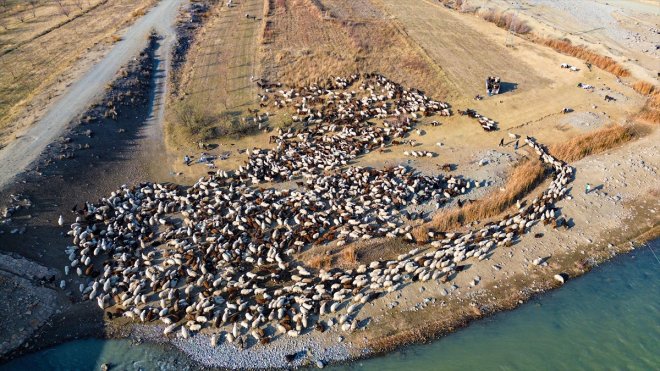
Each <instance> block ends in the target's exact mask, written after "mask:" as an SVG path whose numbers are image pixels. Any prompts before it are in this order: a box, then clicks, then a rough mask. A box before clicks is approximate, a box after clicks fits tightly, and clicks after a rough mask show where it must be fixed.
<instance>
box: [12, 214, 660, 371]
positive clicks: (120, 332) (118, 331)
mask: <svg viewBox="0 0 660 371" xmlns="http://www.w3.org/2000/svg"><path fill="white" fill-rule="evenodd" d="M658 238H660V224H656V225H655V226H654V227H651V228H648V229H643V230H640V231H639V233H636V234H635V235H626V236H624V237H622V239H623V240H627V241H621V242H620V243H618V244H616V245H615V251H616V252H615V253H613V254H612V255H608V256H605V255H603V256H601V258H602V259H600V260H598V261H597V262H595V263H594V264H592V265H589V266H587V267H586V269H583V270H579V271H576V272H571V275H570V279H571V280H573V279H576V278H580V277H582V276H584V275H585V274H587V273H589V272H590V271H591V269H592V268H594V267H595V266H597V265H600V264H607V263H608V262H610V261H611V260H612V259H614V258H615V257H618V256H622V255H626V254H630V253H632V252H634V251H635V250H637V248H638V247H639V246H640V245H644V244H646V243H647V242H649V241H651V240H654V239H658ZM633 241H634V242H633ZM561 286H562V285H561V284H559V283H558V282H553V281H549V282H546V285H545V286H543V287H527V289H531V291H528V292H527V295H525V296H524V297H520V298H519V299H518V300H517V301H509V302H505V303H501V306H500V307H497V308H493V309H492V310H489V311H485V312H482V313H481V314H476V313H474V314H473V315H469V316H459V317H457V318H455V319H453V320H451V321H449V322H448V323H445V324H442V325H440V326H437V327H433V325H431V326H430V327H427V328H426V330H418V331H414V332H415V333H414V334H400V335H399V336H397V337H396V338H395V339H388V340H389V343H388V346H387V347H380V348H369V346H368V345H367V346H355V347H353V349H354V350H356V352H357V353H352V354H350V355H349V356H348V357H346V358H343V359H338V360H333V361H330V362H326V363H324V365H325V366H328V365H333V366H337V365H347V364H349V363H352V362H355V361H358V360H364V359H371V358H376V357H380V356H384V355H387V354H388V353H391V352H393V351H397V350H402V349H405V348H407V347H409V346H414V345H419V344H428V343H431V342H434V341H438V340H439V339H441V338H443V337H445V336H449V335H451V334H453V333H454V332H456V331H458V330H461V329H463V328H467V327H468V326H470V324H472V323H473V322H475V321H478V320H483V319H486V318H489V317H491V316H493V315H496V314H498V313H501V312H508V311H512V310H515V309H517V308H518V307H519V306H521V305H523V304H525V303H527V302H528V301H530V300H532V299H534V298H536V297H539V296H541V295H544V294H546V293H548V292H550V291H552V290H555V289H558V288H560V287H561ZM137 326H140V325H139V324H137ZM135 327H136V326H123V325H121V324H119V326H110V327H108V328H103V329H99V333H97V334H88V335H86V336H85V335H83V336H72V337H70V338H65V339H62V340H61V341H54V342H50V343H48V344H41V345H37V346H34V345H30V346H29V347H28V348H27V351H26V349H24V348H21V349H20V350H19V351H18V352H12V353H10V354H8V355H5V356H3V357H2V363H0V364H4V363H7V362H9V361H11V360H14V359H16V358H19V357H21V356H25V355H27V354H31V353H35V352H39V351H42V350H46V349H49V348H52V347H56V346H58V345H61V344H64V343H66V342H70V341H75V340H85V339H98V340H129V341H131V342H132V343H133V344H136V345H139V344H142V343H150V344H154V345H158V346H162V347H166V348H168V349H169V350H174V351H175V352H178V353H180V354H181V355H183V356H184V357H185V359H184V364H185V365H188V366H192V367H198V368H201V369H215V368H217V367H218V366H214V365H208V364H204V363H202V362H199V361H197V360H195V359H193V358H192V357H191V356H190V355H189V354H188V353H186V352H185V351H183V350H182V349H181V348H179V347H177V346H176V345H175V344H173V343H172V341H171V340H165V341H159V340H157V339H158V337H159V336H160V332H159V331H156V332H154V334H155V336H154V337H152V338H149V337H146V336H143V335H144V334H143V333H138V334H136V331H135ZM142 327H149V326H142ZM413 336H414V337H415V338H412V337H413ZM298 366H303V367H304V366H313V364H307V365H298ZM220 368H222V367H220ZM260 368H261V369H272V368H273V367H260Z"/></svg>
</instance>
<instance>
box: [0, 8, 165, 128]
mask: <svg viewBox="0 0 660 371" xmlns="http://www.w3.org/2000/svg"><path fill="white" fill-rule="evenodd" d="M154 2H155V0H113V1H107V0H98V1H88V2H87V1H86V2H84V3H83V8H82V9H80V8H78V7H77V6H76V5H75V2H73V1H64V2H63V4H64V6H68V7H69V8H70V9H71V10H72V12H71V13H70V14H69V16H68V17H67V16H65V15H62V14H60V12H59V11H58V9H59V6H58V5H57V4H56V3H55V2H50V1H47V2H46V1H44V2H41V3H39V6H38V7H37V8H36V9H35V12H34V14H33V13H32V10H31V9H30V8H27V9H24V8H23V7H21V8H20V9H17V10H16V11H19V12H23V13H25V16H26V19H25V21H24V22H20V21H19V20H17V19H16V17H15V12H14V11H12V12H4V13H3V12H0V20H3V21H6V22H7V23H6V25H7V28H6V29H5V28H2V29H0V138H1V139H2V140H5V141H7V140H9V138H11V137H13V136H12V135H11V134H12V133H13V132H14V131H15V130H17V129H18V128H19V127H20V125H25V124H26V123H28V122H32V119H30V118H29V114H30V113H31V112H33V111H34V110H33V108H35V107H40V106H41V105H43V104H45V103H47V100H48V99H50V96H49V95H48V94H42V93H43V92H45V91H48V90H49V89H52V88H53V87H54V86H55V85H62V84H63V83H64V82H65V81H67V79H72V78H73V77H74V76H73V74H72V73H66V72H67V71H70V70H71V69H72V67H74V66H75V64H76V62H78V61H79V60H80V59H81V58H82V57H83V56H85V55H86V53H87V52H88V51H89V50H90V49H91V48H93V47H94V46H95V45H100V46H103V45H107V43H110V41H111V40H110V35H112V34H114V33H116V32H117V31H118V30H120V29H121V28H123V27H125V26H126V25H128V24H129V23H130V22H132V19H129V18H128V17H127V16H126V15H127V14H130V13H131V12H132V11H133V10H134V9H136V8H137V7H148V6H151V5H153V3H154ZM37 97H38V98H39V99H38V100H35V98H37ZM26 108H29V109H26ZM23 117H26V119H23Z"/></svg>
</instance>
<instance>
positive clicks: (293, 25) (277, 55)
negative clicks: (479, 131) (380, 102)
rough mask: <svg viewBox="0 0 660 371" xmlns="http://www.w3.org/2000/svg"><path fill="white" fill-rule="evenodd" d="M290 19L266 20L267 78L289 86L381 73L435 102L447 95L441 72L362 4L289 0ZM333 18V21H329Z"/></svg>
mask: <svg viewBox="0 0 660 371" xmlns="http://www.w3.org/2000/svg"><path fill="white" fill-rule="evenodd" d="M285 6H286V9H287V10H286V13H285V14H284V13H278V12H277V11H275V12H272V13H273V14H271V16H269V17H267V20H266V21H267V23H268V26H267V27H266V31H265V34H264V35H263V40H264V42H265V44H266V45H268V47H267V48H264V54H263V58H262V64H263V66H264V71H263V76H264V77H265V78H267V79H269V80H272V81H280V82H283V83H285V84H287V85H289V86H306V85H309V84H313V83H322V82H323V81H325V80H326V79H327V78H328V77H332V76H349V75H351V74H353V73H356V72H362V73H367V72H378V73H381V74H383V75H385V76H387V77H388V78H390V79H392V80H394V81H397V82H399V83H401V84H403V85H405V86H413V87H416V88H418V89H421V90H423V91H425V92H426V93H427V94H429V95H431V96H433V97H434V98H437V99H442V98H444V96H445V95H446V93H447V89H446V84H445V81H444V79H443V77H444V74H443V71H442V70H440V69H439V67H438V66H437V65H435V64H434V63H433V61H432V60H431V59H430V58H429V57H428V56H426V54H425V53H424V51H423V50H422V49H421V48H419V46H417V45H415V44H413V43H411V42H410V41H409V40H408V38H407V37H406V36H405V35H404V31H402V27H399V25H398V24H397V23H396V21H395V20H393V19H391V18H389V17H376V16H365V17H363V18H355V17H352V16H351V14H350V13H351V11H343V10H345V9H360V10H359V11H362V12H364V14H378V13H379V12H380V9H378V8H377V7H376V6H375V5H373V4H372V3H371V2H370V1H364V0H353V1H349V0H324V1H323V2H322V4H320V3H319V2H318V1H312V0H286V1H285ZM328 13H330V14H332V16H327V14H328Z"/></svg>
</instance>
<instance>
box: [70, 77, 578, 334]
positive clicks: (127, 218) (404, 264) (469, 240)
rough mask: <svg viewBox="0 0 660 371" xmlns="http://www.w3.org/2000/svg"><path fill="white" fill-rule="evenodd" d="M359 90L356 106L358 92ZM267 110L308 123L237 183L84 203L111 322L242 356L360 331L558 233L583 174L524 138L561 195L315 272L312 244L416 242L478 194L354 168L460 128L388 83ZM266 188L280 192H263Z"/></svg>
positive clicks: (90, 294) (85, 227) (152, 187)
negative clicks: (545, 232) (428, 118)
mask: <svg viewBox="0 0 660 371" xmlns="http://www.w3.org/2000/svg"><path fill="white" fill-rule="evenodd" d="M358 81H362V84H361V85H360V87H359V89H358V92H355V91H351V92H348V91H347V90H348V89H350V88H351V87H352V86H353V85H354V84H356V83H357V82H358ZM263 97H266V98H265V99H262V102H265V103H264V104H267V103H272V104H274V105H277V106H281V107H291V108H295V109H296V112H297V114H298V119H297V120H298V121H300V122H302V123H304V124H303V126H302V127H301V128H299V129H295V130H294V129H289V130H282V131H280V132H279V133H278V135H277V136H275V137H274V138H273V141H274V142H275V147H274V148H273V149H252V150H250V151H249V156H248V160H247V162H246V163H245V165H243V166H241V167H239V168H238V169H237V170H236V171H234V172H226V171H218V172H216V173H215V174H213V175H209V176H207V177H204V178H202V179H200V180H199V181H198V182H197V183H195V184H194V185H193V186H192V187H189V188H187V189H184V188H183V187H179V186H176V185H173V184H154V183H144V184H140V185H138V186H133V187H129V186H123V187H121V189H119V190H117V191H115V192H112V194H111V195H110V196H109V197H107V198H103V199H101V200H100V201H99V202H97V203H95V204H91V203H87V204H85V207H84V208H83V210H82V211H80V212H79V213H78V216H77V218H76V222H75V223H73V224H72V225H71V230H70V231H69V232H68V233H69V234H70V235H71V236H72V238H73V245H71V246H69V247H67V249H66V252H67V254H68V255H69V260H70V264H69V265H68V266H67V267H66V269H65V271H66V272H69V270H73V271H75V272H76V273H77V275H78V276H80V277H81V279H80V280H81V282H82V283H80V287H79V289H80V292H81V294H82V296H83V299H85V300H95V301H96V302H97V303H98V305H99V307H101V308H102V309H104V310H106V311H107V313H109V315H111V316H113V317H114V316H123V317H129V318H133V319H135V320H138V321H142V322H152V321H157V322H160V323H162V324H163V326H164V330H163V333H164V334H165V335H169V334H173V333H174V332H177V333H178V334H179V336H181V337H183V338H188V337H190V336H193V335H194V334H195V333H196V332H198V331H202V330H205V331H210V332H211V333H214V335H212V337H211V342H212V344H213V345H215V344H217V342H218V341H219V336H218V334H220V333H224V331H223V329H224V330H225V331H226V335H225V340H226V341H229V342H236V343H237V344H246V341H245V340H246V338H247V337H252V338H254V339H256V340H257V341H259V342H261V343H267V342H269V341H271V340H272V339H274V338H276V337H277V336H282V335H286V336H298V335H300V334H303V333H305V332H307V331H311V330H313V329H315V330H318V331H325V330H327V329H328V328H335V327H339V328H341V330H343V331H353V330H355V329H356V328H357V327H358V326H359V321H358V320H357V316H358V314H359V312H360V309H361V307H362V306H364V305H365V304H366V303H368V302H370V301H372V300H374V299H376V298H378V297H380V296H382V295H385V294H386V293H388V292H393V291H396V290H398V289H400V288H401V287H403V286H404V285H405V284H407V283H409V282H412V281H430V280H440V281H443V282H446V281H447V280H449V279H451V277H452V275H453V274H454V273H455V272H456V270H457V266H458V264H459V263H460V262H462V261H463V260H465V259H468V258H477V259H483V258H485V257H486V255H487V254H488V253H489V252H490V251H492V250H493V249H494V248H496V247H498V246H503V245H510V244H511V243H513V242H514V241H515V240H516V239H517V238H518V236H519V235H521V234H523V233H525V232H526V231H528V230H529V228H530V227H531V226H532V225H533V224H535V223H537V222H539V221H543V222H546V223H550V222H552V223H555V224H556V225H557V224H561V217H559V215H558V214H559V213H558V212H557V210H556V208H555V207H554V202H555V201H557V200H559V199H561V198H562V197H564V196H565V194H566V192H567V188H566V185H567V183H568V182H570V180H571V179H572V172H573V169H572V168H571V167H570V166H568V165H566V164H565V163H563V162H561V161H559V160H557V159H555V158H554V157H552V156H551V155H550V154H549V153H548V152H547V151H546V150H545V148H544V147H543V146H542V145H540V144H538V143H537V142H535V141H534V140H533V139H532V138H527V139H526V142H527V143H528V145H529V146H530V147H531V148H533V149H534V150H535V151H536V152H537V154H538V155H539V157H540V159H541V160H542V161H543V162H544V163H545V164H547V165H548V167H549V168H551V169H552V170H553V173H554V180H553V181H552V183H551V184H550V186H549V187H548V189H546V190H545V191H544V192H543V194H542V195H541V196H540V197H539V198H537V199H534V200H533V201H532V202H530V203H529V204H528V205H523V204H519V206H518V207H519V209H518V211H517V212H516V213H515V215H512V216H508V217H507V218H505V219H503V220H501V221H499V222H491V223H488V224H486V225H484V226H483V227H481V228H479V229H476V230H473V231H470V232H468V233H463V234H461V233H452V232H441V231H431V232H429V235H428V237H429V240H430V241H431V243H430V244H423V245H422V244H421V243H420V245H419V246H417V247H415V248H413V249H411V250H410V251H409V252H407V253H405V254H401V255H399V256H398V257H396V258H394V259H391V260H386V261H373V262H369V263H366V264H358V265H357V266H356V267H355V268H353V269H341V268H332V269H325V270H324V269H320V270H314V269H312V268H310V267H307V266H305V265H304V264H303V263H302V262H301V261H298V260H297V259H296V258H297V256H298V255H297V254H299V253H301V252H303V251H305V250H308V249H309V248H310V247H311V246H314V245H319V244H334V246H335V247H336V248H341V247H342V246H343V245H346V244H350V243H353V242H356V241H362V240H369V239H372V238H378V237H382V238H400V239H401V240H402V241H401V243H415V242H417V241H416V239H415V238H414V237H413V234H412V233H411V232H412V226H411V225H410V224H408V223H406V221H405V220H404V219H403V218H402V214H403V212H402V211H403V210H405V209H406V208H407V207H409V206H411V205H418V204H423V203H428V202H434V203H436V206H437V207H440V206H442V205H443V204H444V203H445V202H447V201H448V200H449V199H451V198H452V197H455V196H458V195H461V194H464V193H466V192H468V191H469V190H470V188H471V187H472V186H473V182H471V181H469V180H466V179H463V178H460V177H454V176H445V175H439V176H426V175H421V174H418V173H416V172H414V171H413V170H411V169H408V168H405V167H402V166H396V167H388V168H384V169H380V170H378V169H371V168H363V167H358V166H355V165H353V164H351V163H352V161H354V160H355V159H356V158H358V157H359V156H362V155H364V154H366V153H369V152H371V151H373V150H375V149H379V148H383V147H384V146H390V145H396V143H398V139H397V138H403V137H405V136H406V135H407V133H408V132H409V131H410V130H412V128H413V127H414V125H415V122H416V118H417V117H419V116H421V115H432V114H434V113H440V114H445V115H448V114H450V112H449V106H448V105H447V104H445V103H442V102H436V101H433V100H431V99H430V98H428V97H426V96H425V95H424V94H422V93H421V92H418V91H414V90H405V89H403V88H402V87H401V86H400V85H398V84H396V83H393V82H391V81H389V80H387V79H386V78H384V77H382V76H380V75H365V76H359V75H356V76H352V77H351V78H349V79H339V78H337V79H333V80H329V82H328V84H326V85H325V87H323V88H321V87H319V86H310V87H306V88H300V89H289V90H280V91H278V92H271V91H266V94H265V95H264V96H263ZM371 119H383V120H385V122H384V124H382V125H379V124H374V123H371V122H370V121H369V120H371ZM391 119H394V120H391ZM293 182H295V185H294V184H291V183H293ZM264 183H272V184H275V183H277V184H278V187H275V186H273V187H270V188H266V189H265V188H263V187H260V186H258V185H259V184H264ZM282 188H283V189H282ZM63 285H64V281H63Z"/></svg>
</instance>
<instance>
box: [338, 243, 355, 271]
mask: <svg viewBox="0 0 660 371" xmlns="http://www.w3.org/2000/svg"><path fill="white" fill-rule="evenodd" d="M340 263H341V264H342V265H344V266H352V265H355V264H356V263H357V252H356V251H355V247H354V246H351V247H347V248H345V249H343V250H342V251H341V256H340Z"/></svg>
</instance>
